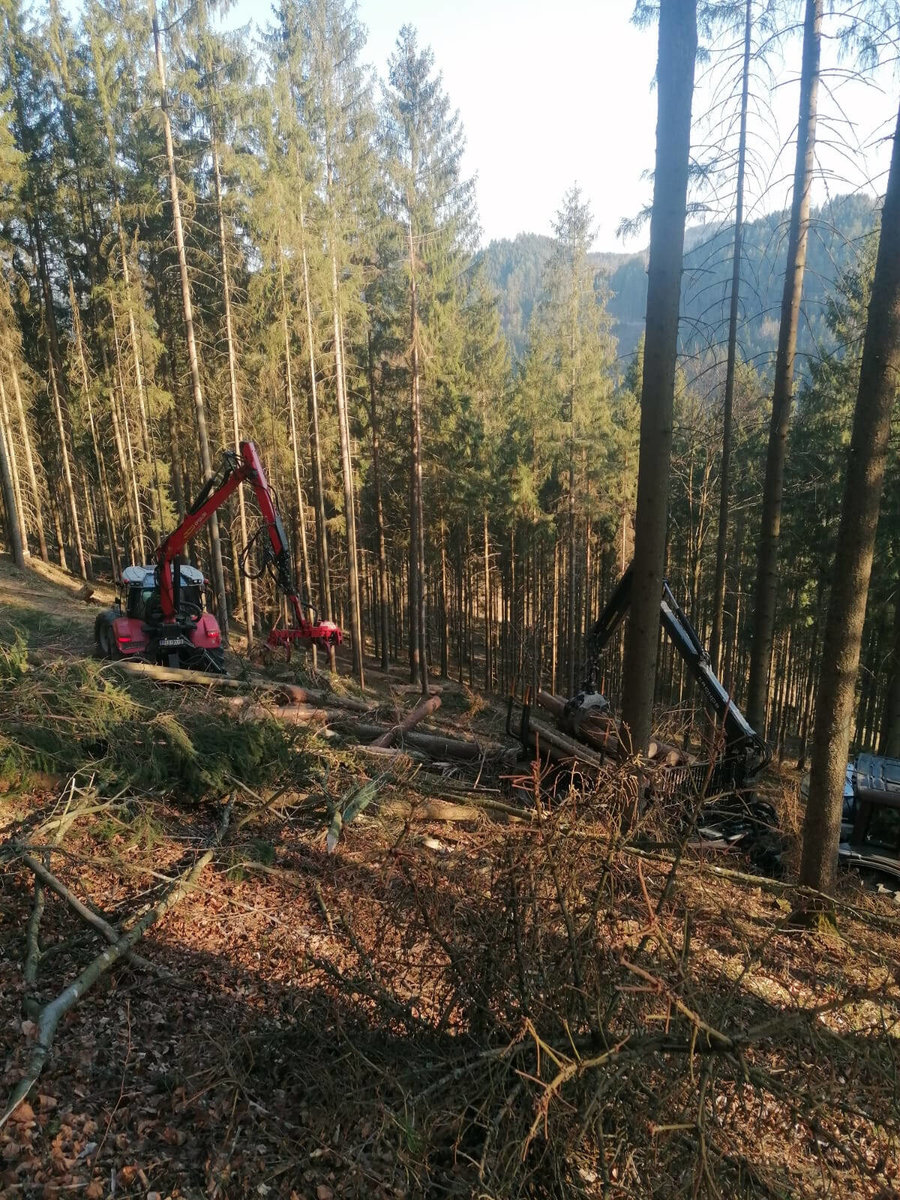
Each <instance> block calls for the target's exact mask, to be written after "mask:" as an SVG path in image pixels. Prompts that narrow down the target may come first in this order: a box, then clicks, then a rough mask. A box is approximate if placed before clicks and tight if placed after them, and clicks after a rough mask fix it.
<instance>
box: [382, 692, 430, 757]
mask: <svg viewBox="0 0 900 1200" xmlns="http://www.w3.org/2000/svg"><path fill="white" fill-rule="evenodd" d="M440 707H441V698H440V696H429V697H428V699H427V700H423V701H422V703H421V704H419V705H417V706H416V708H414V709H413V710H412V712H411V713H409V714H408V715H407V716H405V717H404V718H403V720H402V721H401V722H400V723H399V725H394V726H393V727H392V728H391V729H389V730H388V731H387V732H386V733H383V734H382V735H381V737H378V738H376V739H375V741H374V742H373V743H372V744H373V745H374V746H389V745H390V744H391V742H392V741H394V739H395V738H397V737H400V736H401V735H402V734H405V733H408V732H409V731H410V730H411V729H414V728H415V727H416V725H418V723H419V722H420V721H424V720H425V718H426V717H428V716H430V715H431V714H432V713H433V712H437V710H438V709H439V708H440Z"/></svg>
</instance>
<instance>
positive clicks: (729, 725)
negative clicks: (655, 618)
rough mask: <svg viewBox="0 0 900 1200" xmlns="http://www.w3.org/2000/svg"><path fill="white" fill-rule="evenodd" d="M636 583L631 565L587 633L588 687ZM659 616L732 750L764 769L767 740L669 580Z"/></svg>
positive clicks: (592, 681)
mask: <svg viewBox="0 0 900 1200" xmlns="http://www.w3.org/2000/svg"><path fill="white" fill-rule="evenodd" d="M632 586H633V573H632V568H631V567H630V566H629V567H628V569H627V570H626V571H625V573H624V575H623V576H622V578H621V579H620V580H619V582H618V583H617V584H616V587H615V589H614V590H613V593H612V595H611V596H610V598H609V600H608V601H607V603H606V607H605V608H604V609H603V612H602V613H601V614H600V616H599V617H598V618H597V620H596V621H595V622H594V624H593V626H592V627H591V629H590V632H589V633H588V636H587V658H588V663H589V664H590V671H591V675H590V678H589V679H588V680H587V683H586V686H587V687H589V688H593V687H594V686H596V680H595V679H594V672H595V665H594V664H595V663H596V660H597V657H598V656H599V654H600V651H601V650H602V649H603V648H604V646H606V645H607V644H608V642H609V640H610V638H611V637H612V635H613V634H614V633H615V631H616V630H617V629H618V627H619V626H620V625H621V623H622V621H623V620H624V619H625V615H626V613H627V612H628V607H629V605H630V603H631V591H632ZM659 619H660V623H661V625H662V627H663V629H664V630H665V631H666V633H667V634H668V636H669V638H670V639H671V641H672V643H673V645H674V646H675V649H676V650H677V651H678V653H679V654H680V655H681V657H682V659H683V660H684V662H685V663H686V665H687V667H688V669H689V670H690V672H691V674H692V675H693V676H694V678H695V679H696V680H697V683H698V684H699V685H700V688H701V690H702V691H703V694H704V695H705V696H706V698H707V700H708V701H709V703H710V705H711V707H712V710H713V712H714V713H715V716H716V719H717V720H718V721H720V722H721V723H722V725H723V726H724V729H725V741H726V746H727V749H728V751H729V752H731V753H733V752H736V751H740V752H742V753H744V754H746V755H747V756H748V758H749V759H752V760H753V765H754V768H755V769H760V768H761V767H763V766H765V764H766V763H767V762H768V761H769V759H770V758H771V752H770V750H769V747H768V745H767V744H766V742H765V741H764V740H763V738H761V737H760V736H759V734H758V733H757V732H756V730H755V729H753V727H752V726H751V725H750V724H749V723H748V721H747V719H746V717H745V716H744V714H743V713H742V712H741V710H740V709H739V708H738V707H737V705H736V704H735V703H734V700H733V699H732V697H731V696H730V695H729V694H728V692H727V691H726V690H725V688H724V687H723V686H722V683H721V682H720V681H719V679H718V677H717V676H716V674H715V672H714V671H713V669H712V663H711V662H710V658H709V655H708V653H707V652H706V649H705V648H704V646H703V643H702V642H701V641H700V638H699V637H698V636H697V631H696V630H695V629H694V626H693V625H692V624H691V622H690V620H689V618H688V616H687V614H686V613H685V612H684V610H683V609H682V608H681V606H680V605H679V604H678V601H677V600H676V599H675V597H674V596H673V595H672V591H671V588H670V587H669V585H668V583H667V582H664V583H663V589H662V597H661V599H660V607H659Z"/></svg>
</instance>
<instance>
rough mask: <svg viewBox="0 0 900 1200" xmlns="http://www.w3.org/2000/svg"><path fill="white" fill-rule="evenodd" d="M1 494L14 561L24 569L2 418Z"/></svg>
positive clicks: (0, 425)
mask: <svg viewBox="0 0 900 1200" xmlns="http://www.w3.org/2000/svg"><path fill="white" fill-rule="evenodd" d="M0 494H2V496H3V507H4V508H5V509H6V531H7V537H8V538H9V548H10V550H11V551H12V558H13V562H14V563H15V564H16V566H17V567H18V568H19V569H20V570H22V571H24V570H25V550H24V548H23V545H22V525H21V518H20V515H19V506H18V504H17V503H16V490H15V487H14V485H13V475H12V466H11V463H10V455H9V449H8V447H7V443H6V425H5V422H4V421H2V420H0Z"/></svg>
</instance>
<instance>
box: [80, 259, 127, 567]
mask: <svg viewBox="0 0 900 1200" xmlns="http://www.w3.org/2000/svg"><path fill="white" fill-rule="evenodd" d="M69 302H70V304H71V307H72V319H73V323H74V333H75V345H76V348H77V351H78V362H79V366H80V368H81V384H82V387H83V388H84V398H85V402H86V404H87V410H88V424H89V425H90V430H91V445H92V446H93V450H94V461H95V462H96V464H97V476H98V480H99V483H100V492H101V500H102V503H103V518H104V523H105V525H106V540H107V543H108V545H109V561H110V567H111V569H112V575H113V579H116V580H118V579H120V578H121V576H122V568H121V565H120V563H119V551H118V547H117V546H116V523H115V516H114V514H113V510H112V502H111V500H110V495H109V484H108V482H107V479H106V463H105V462H104V461H103V455H102V454H101V452H100V442H99V439H98V437H97V423H96V421H95V420H94V405H93V401H92V400H91V383H90V378H89V377H88V368H87V359H86V357H85V353H84V338H83V337H82V332H81V317H80V315H79V312H78V304H77V301H76V298H75V287H74V285H73V283H72V281H71V279H70V280H69Z"/></svg>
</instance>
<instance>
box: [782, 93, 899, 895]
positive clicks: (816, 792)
mask: <svg viewBox="0 0 900 1200" xmlns="http://www.w3.org/2000/svg"><path fill="white" fill-rule="evenodd" d="M898 378H900V114H898V118H897V128H896V132H895V134H894V148H893V153H892V156H891V169H890V174H889V177H888V184H887V192H886V194H885V200H884V209H883V210H882V214H881V237H880V240H879V243H878V257H877V260H876V263H875V276H874V279H873V281H872V295H871V300H870V302H869V315H868V320H867V322H866V335H865V342H864V345H863V355H862V366H861V368H860V373H859V390H858V393H857V398H856V411H855V413H854V417H853V434H852V438H851V442H850V455H849V459H848V463H847V475H846V480H845V484H844V502H843V508H842V511H841V526H840V531H839V533H838V541H837V551H836V554H835V562H834V569H833V571H832V574H831V578H832V585H831V596H830V599H829V603H828V618H827V621H826V625H825V636H824V643H823V647H822V673H821V676H820V678H819V694H818V698H817V703H816V727H815V737H814V741H813V752H812V767H811V771H810V781H809V801H808V803H807V806H806V819H805V822H804V826H803V854H802V859H801V863H800V882H801V883H804V884H807V885H808V886H809V887H812V888H816V889H817V890H819V891H827V890H828V889H829V888H830V887H831V885H832V883H833V880H834V871H835V867H836V865H837V848H838V838H839V836H840V824H841V804H842V794H843V788H844V771H845V768H846V763H847V752H848V749H849V744H850V720H851V717H852V713H853V701H854V695H855V691H856V678H857V672H858V668H859V651H860V645H861V642H862V634H863V624H864V622H865V615H866V600H867V597H868V592H869V579H870V576H871V572H872V557H873V553H874V548H875V533H876V530H877V528H878V515H879V511H880V507H881V493H882V488H883V484H884V468H885V462H886V460H887V450H888V439H889V436H890V428H891V412H892V409H893V407H894V401H895V399H896V396H897V380H898Z"/></svg>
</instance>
